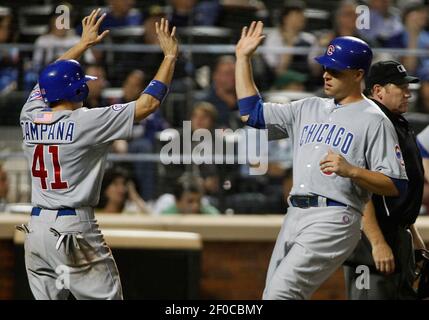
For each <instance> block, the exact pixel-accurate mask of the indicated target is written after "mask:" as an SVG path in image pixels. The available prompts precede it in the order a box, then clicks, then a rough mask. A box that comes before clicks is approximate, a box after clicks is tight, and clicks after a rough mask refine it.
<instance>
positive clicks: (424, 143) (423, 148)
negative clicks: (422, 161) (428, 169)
mask: <svg viewBox="0 0 429 320" xmlns="http://www.w3.org/2000/svg"><path fill="white" fill-rule="evenodd" d="M417 142H418V144H419V148H420V153H421V154H422V157H423V158H429V126H427V127H426V128H424V129H423V131H422V132H420V133H419V134H418V135H417Z"/></svg>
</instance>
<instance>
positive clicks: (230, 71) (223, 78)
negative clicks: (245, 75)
mask: <svg viewBox="0 0 429 320" xmlns="http://www.w3.org/2000/svg"><path fill="white" fill-rule="evenodd" d="M198 100H202V101H206V102H210V103H211V104H213V105H214V106H215V107H216V109H217V112H218V118H217V123H216V127H218V128H220V127H223V128H232V129H237V128H238V127H242V123H241V121H240V119H239V115H238V107H237V96H236V94H235V58H234V57H232V56H221V57H219V58H218V60H217V61H216V64H215V66H214V68H213V75H212V85H211V86H210V88H209V89H208V90H207V91H206V92H205V94H204V95H203V96H202V97H200V98H199V99H198Z"/></svg>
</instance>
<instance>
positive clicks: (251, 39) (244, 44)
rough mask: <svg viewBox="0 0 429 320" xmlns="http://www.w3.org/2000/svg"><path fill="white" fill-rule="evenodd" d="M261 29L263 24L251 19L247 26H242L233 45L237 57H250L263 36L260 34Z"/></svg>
mask: <svg viewBox="0 0 429 320" xmlns="http://www.w3.org/2000/svg"><path fill="white" fill-rule="evenodd" d="M263 29H264V24H263V23H262V22H261V21H258V22H256V21H253V22H252V23H251V24H250V26H249V27H247V26H246V27H244V28H243V30H242V31H241V38H240V40H239V41H238V43H237V45H236V47H235V55H236V56H237V57H251V56H252V55H253V53H254V52H255V50H256V48H257V47H258V46H259V45H260V44H261V42H262V40H263V39H264V38H265V36H264V35H263V34H262V31H263Z"/></svg>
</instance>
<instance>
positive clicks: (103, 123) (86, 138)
mask: <svg viewBox="0 0 429 320" xmlns="http://www.w3.org/2000/svg"><path fill="white" fill-rule="evenodd" d="M99 13H100V9H98V10H94V11H92V13H91V14H90V15H89V16H87V17H85V18H84V19H83V21H82V26H83V32H82V38H81V41H80V42H79V43H78V44H77V45H76V46H74V47H73V48H71V49H70V50H69V51H67V52H66V53H65V54H64V55H63V56H62V57H60V59H59V60H58V61H56V62H54V63H52V64H50V65H48V66H47V67H46V68H45V69H44V70H43V71H42V72H41V74H40V77H39V83H38V84H37V85H36V87H35V88H34V89H33V91H32V92H31V94H30V96H29V98H28V100H27V102H26V103H25V105H24V107H23V109H22V111H21V117H20V122H21V127H22V130H23V138H24V143H23V148H24V151H25V154H26V156H27V159H28V161H29V165H30V168H31V183H32V195H31V198H32V204H33V206H34V207H33V210H32V211H31V220H30V223H29V225H28V226H22V227H21V228H20V229H21V230H23V231H25V233H26V239H25V264H26V269H27V275H28V280H29V284H30V288H31V291H32V293H33V295H34V297H35V298H36V299H67V297H68V295H69V293H70V292H71V293H72V294H73V296H74V297H75V298H76V299H122V288H121V282H120V279H119V273H118V270H117V267H116V264H115V260H114V259H113V256H112V253H111V251H110V249H109V247H108V246H107V245H106V243H105V241H104V239H103V235H102V234H101V232H100V229H99V227H98V225H97V223H96V220H95V218H94V209H93V208H94V207H95V206H96V205H97V203H98V199H99V195H100V187H101V182H102V178H103V174H104V168H105V164H106V155H107V152H108V150H109V147H110V145H111V144H112V142H113V141H114V140H116V139H128V138H130V137H131V133H132V127H133V122H134V121H139V120H142V119H144V118H145V117H146V116H148V115H149V114H151V113H152V112H153V111H155V110H156V109H157V108H158V107H159V105H160V103H161V102H162V100H163V99H164V97H165V96H166V94H167V91H168V88H167V86H168V85H169V84H170V82H171V79H172V76H173V72H174V66H175V61H176V58H177V54H178V43H177V40H176V38H175V28H173V30H172V31H171V32H170V31H169V27H168V21H165V20H164V19H162V20H161V22H160V24H158V23H156V33H157V36H158V40H159V42H160V46H161V48H162V50H163V52H164V56H165V58H164V60H163V62H162V64H161V66H160V68H159V70H158V72H157V74H156V75H155V78H154V80H152V81H151V82H150V84H149V86H148V87H147V88H146V89H145V90H144V92H143V93H142V95H141V96H140V97H139V98H138V99H137V100H136V101H132V102H129V103H126V104H117V105H113V106H109V107H100V108H92V109H87V108H83V107H82V105H83V101H84V100H85V99H86V97H87V96H88V86H87V84H86V82H87V81H90V80H93V79H94V77H89V76H87V75H85V74H84V72H83V70H82V68H81V66H80V65H79V63H78V62H77V61H75V60H72V59H78V58H79V57H80V56H81V55H82V54H83V53H84V52H85V51H86V50H87V49H88V48H90V47H92V46H93V45H95V44H97V43H99V42H100V41H101V40H102V39H103V38H104V37H105V36H106V35H107V33H108V31H104V32H103V33H102V34H101V35H99V34H98V30H99V27H100V24H101V22H102V21H103V18H104V16H105V15H103V16H101V17H100V18H97V16H98V14H99Z"/></svg>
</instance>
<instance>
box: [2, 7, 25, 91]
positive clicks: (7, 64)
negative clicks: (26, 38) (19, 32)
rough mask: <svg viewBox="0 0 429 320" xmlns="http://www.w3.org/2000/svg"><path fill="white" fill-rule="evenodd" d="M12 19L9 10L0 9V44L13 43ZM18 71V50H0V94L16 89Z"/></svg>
mask: <svg viewBox="0 0 429 320" xmlns="http://www.w3.org/2000/svg"><path fill="white" fill-rule="evenodd" d="M12 21H13V17H12V13H11V11H10V9H9V8H6V7H0V44H4V43H12V42H14V41H15V35H14V33H13V25H12ZM19 70H20V56H19V50H18V48H16V47H13V46H12V45H11V46H8V47H6V48H3V49H1V50H0V94H7V93H8V92H10V91H13V90H16V89H17V87H18V76H19Z"/></svg>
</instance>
